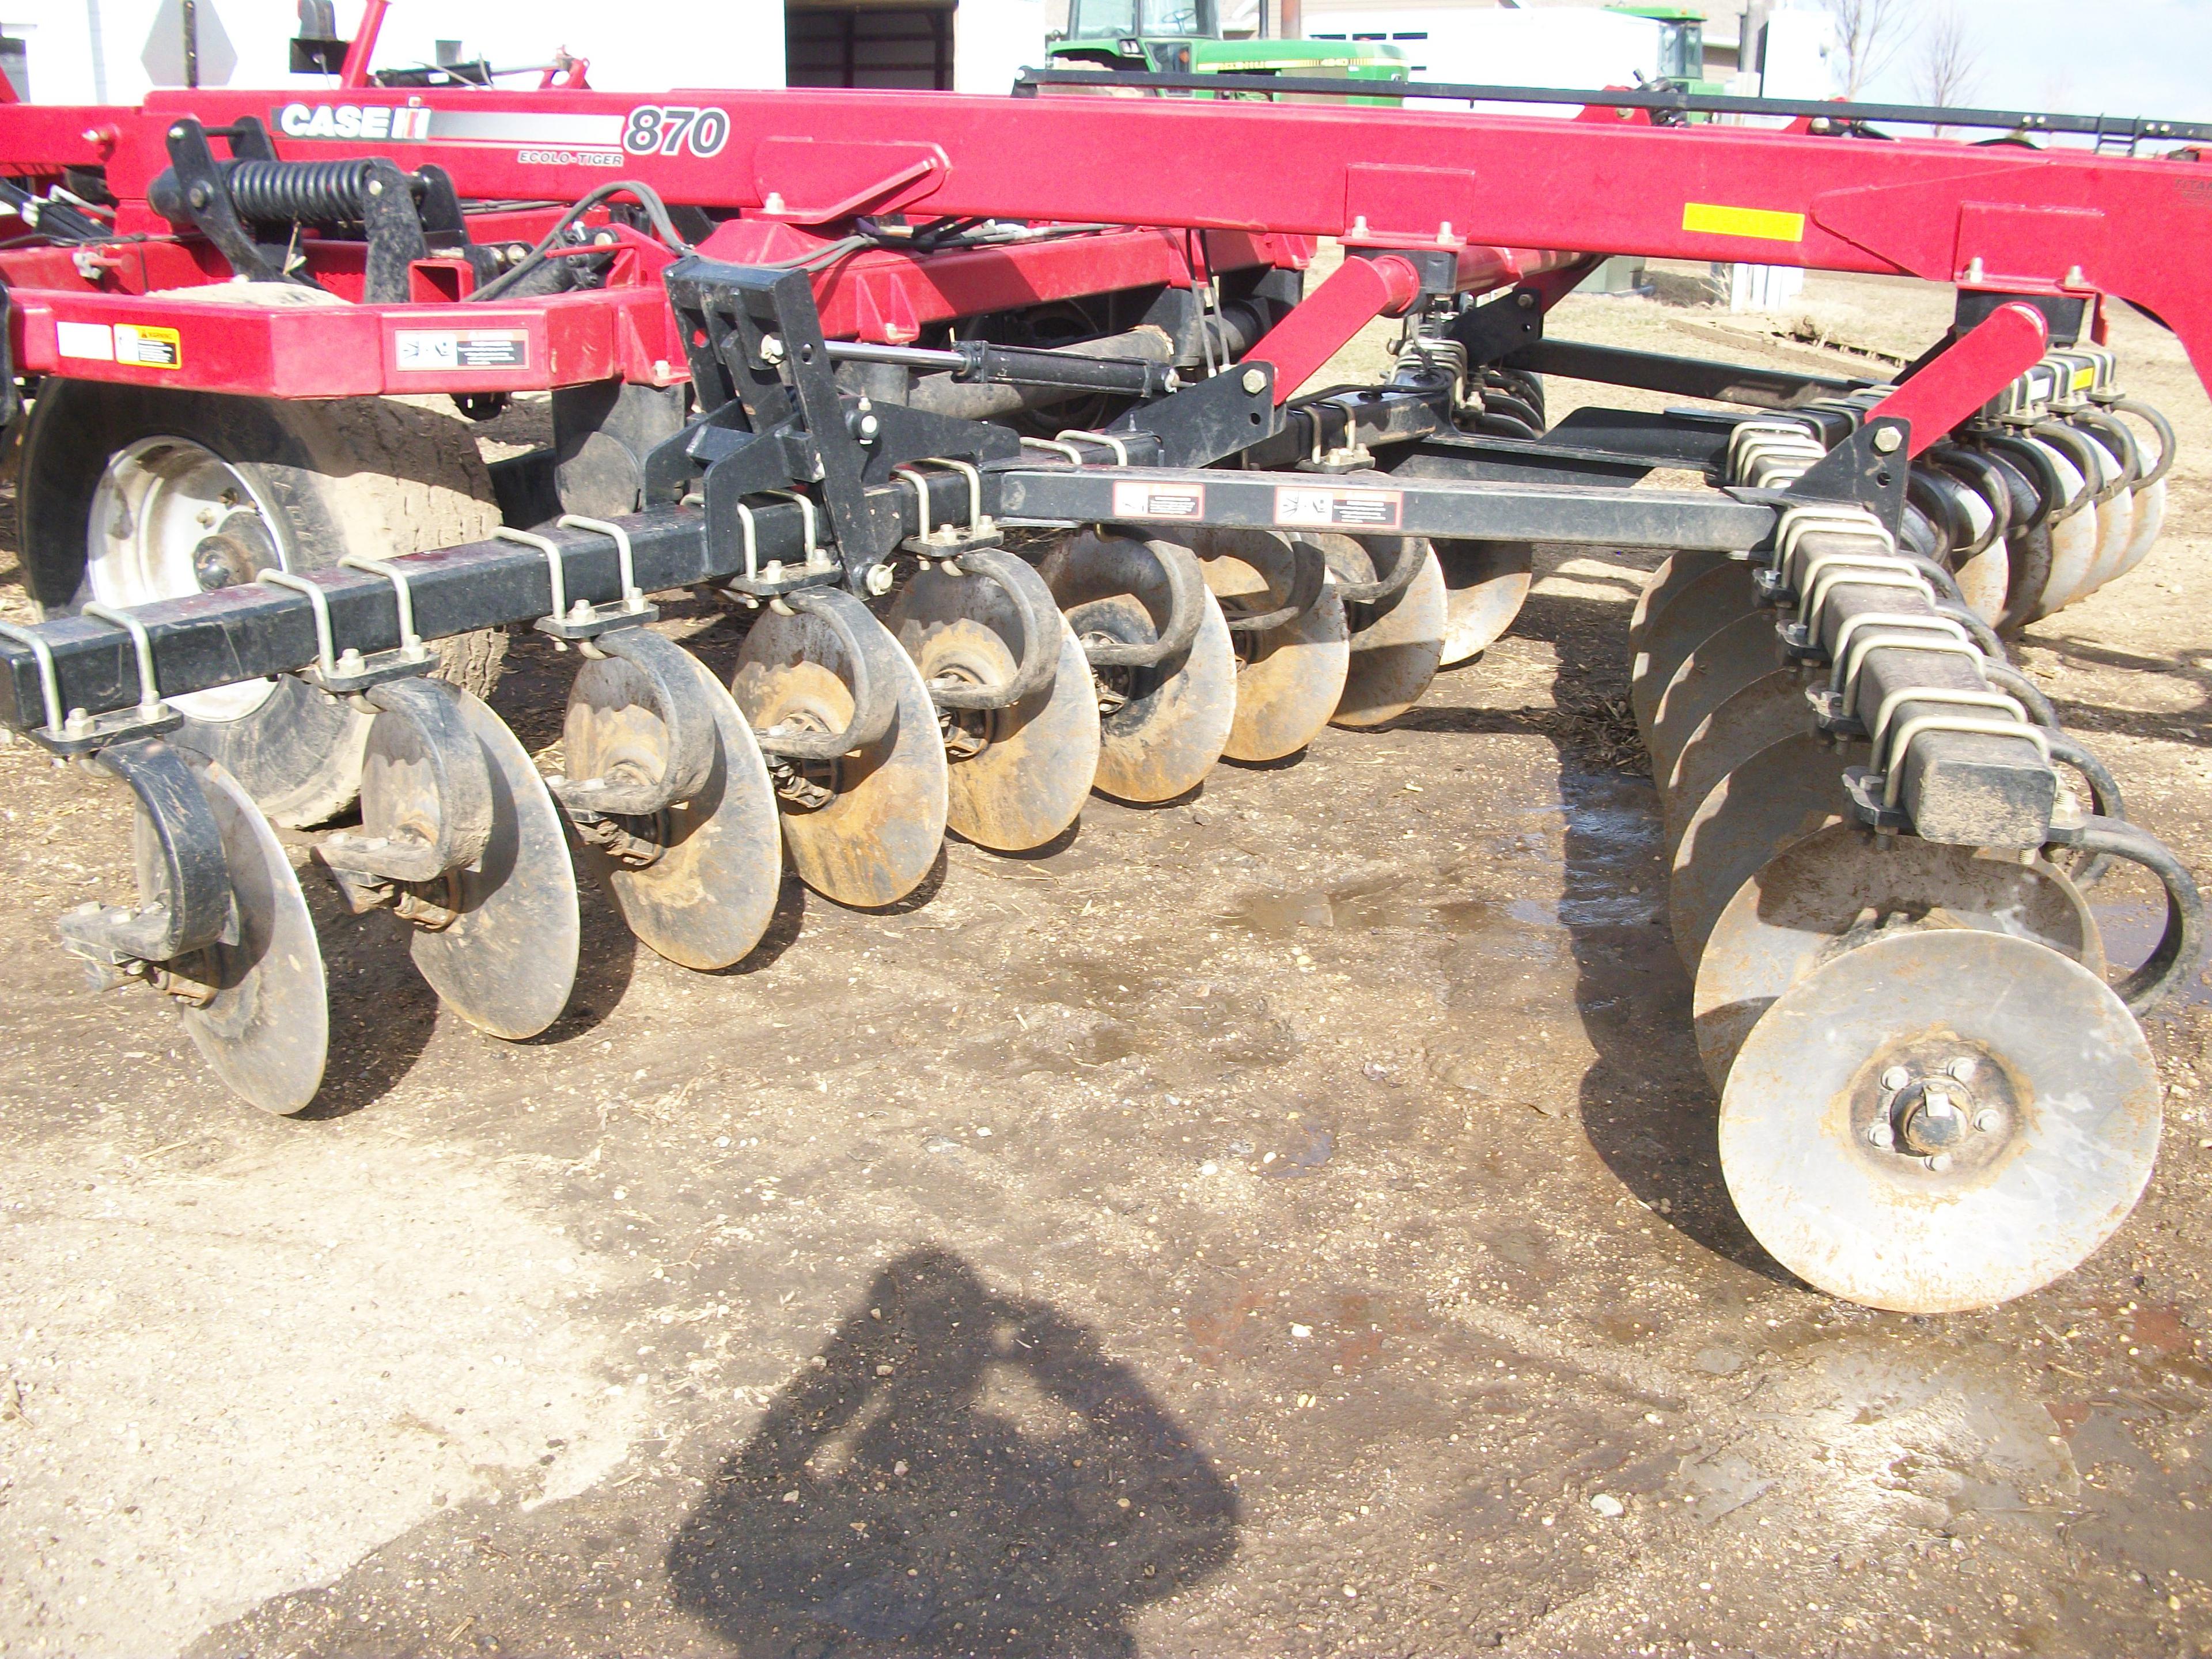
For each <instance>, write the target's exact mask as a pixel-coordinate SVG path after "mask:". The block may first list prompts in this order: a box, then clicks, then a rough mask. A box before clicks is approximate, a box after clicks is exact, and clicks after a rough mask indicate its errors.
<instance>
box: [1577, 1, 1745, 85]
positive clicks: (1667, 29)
mask: <svg viewBox="0 0 2212 1659" xmlns="http://www.w3.org/2000/svg"><path fill="white" fill-rule="evenodd" d="M1606 9H1607V11H1611V12H1620V13H1621V14H1623V15H1626V16H1629V17H1648V18H1650V20H1651V21H1653V22H1655V23H1656V24H1658V25H1659V78H1660V79H1661V80H1662V81H1666V82H1671V83H1672V84H1674V86H1677V87H1679V88H1681V89H1682V90H1683V91H1685V92H1703V93H1722V92H1726V91H1727V90H1728V83H1727V82H1724V81H1708V80H1707V79H1706V78H1705V14H1704V13H1703V12H1701V11H1699V10H1698V9H1696V8H1695V7H1693V6H1668V5H1641V4H1638V3H1634V0H1628V3H1624V4H1620V5H1611V6H1607V8H1606Z"/></svg>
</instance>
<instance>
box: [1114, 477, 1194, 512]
mask: <svg viewBox="0 0 2212 1659" xmlns="http://www.w3.org/2000/svg"><path fill="white" fill-rule="evenodd" d="M1205 511H1206V486H1205V485H1204V484H1157V483H1116V484H1115V486H1114V516H1115V518H1117V519H1195V518H1198V517H1199V516H1200V515H1201V514H1202V513H1205Z"/></svg>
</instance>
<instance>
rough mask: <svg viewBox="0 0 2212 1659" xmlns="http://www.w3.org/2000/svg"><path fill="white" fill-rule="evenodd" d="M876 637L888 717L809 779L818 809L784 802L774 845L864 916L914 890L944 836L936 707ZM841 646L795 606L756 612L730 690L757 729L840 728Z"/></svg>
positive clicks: (876, 668)
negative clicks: (867, 740) (891, 711)
mask: <svg viewBox="0 0 2212 1659" xmlns="http://www.w3.org/2000/svg"><path fill="white" fill-rule="evenodd" d="M866 626H867V627H869V628H872V629H876V630H877V631H878V633H879V634H882V639H881V641H880V643H881V645H882V646H883V647H884V648H883V649H881V650H873V651H871V652H870V653H869V657H868V665H869V671H870V672H871V673H878V674H882V675H884V676H885V677H886V678H888V679H889V681H890V689H891V691H892V694H893V695H894V696H896V700H897V713H896V714H895V715H894V716H893V718H892V720H891V723H890V726H888V727H887V728H885V730H884V734H883V736H882V737H880V738H878V739H877V740H876V741H875V742H874V743H872V744H869V745H868V746H867V747H866V748H865V749H858V750H854V751H853V752H852V753H850V754H848V755H845V756H843V757H840V758H839V759H838V760H837V761H836V762H835V763H833V764H831V765H830V766H829V767H828V768H826V769H823V771H822V773H821V775H819V776H817V777H816V778H815V779H814V781H816V782H817V783H820V784H822V785H823V787H826V788H827V789H828V791H829V793H828V796H827V798H826V799H824V800H823V804H822V805H818V806H809V805H805V803H803V802H799V801H794V800H793V799H790V798H789V797H786V798H785V799H784V802H783V844H784V848H785V850H786V852H787V853H788V854H790V857H791V867H792V868H793V870H794V871H796V872H798V875H799V879H800V880H801V881H803V882H805V884H807V885H808V886H809V887H811V888H812V889H813V890H815V891H816V892H817V893H819V894H821V895H822V896H823V897H824V898H829V899H835V900H836V902H838V903H840V904H849V905H853V906H855V907H857V908H862V909H872V908H876V907H878V906H881V905H885V904H896V903H897V902H898V901H899V900H901V899H902V898H904V897H905V896H907V895H908V893H911V892H912V891H914V890H915V888H917V887H919V886H920V885H921V882H922V878H924V877H925V876H927V875H928V873H929V872H930V871H931V869H932V868H933V866H935V865H936V863H937V854H938V849H939V847H941V846H942V845H943V844H944V841H945V811H946V805H947V801H946V787H945V739H944V738H943V737H942V736H941V735H939V731H938V726H937V708H936V706H935V705H934V704H933V703H932V702H930V700H929V688H928V687H927V685H925V684H922V679H921V672H920V671H918V670H917V669H916V668H915V665H914V662H913V659H911V658H909V657H908V655H907V654H906V653H905V652H903V651H902V650H900V649H899V648H898V644H897V641H895V640H893V639H892V638H891V637H890V635H889V634H888V633H884V632H883V624H882V623H879V622H878V621H876V619H875V618H874V617H872V616H871V617H866ZM850 672H851V671H850V669H849V668H848V666H847V664H846V659H845V650H844V647H843V646H842V644H840V643H839V641H838V639H837V636H836V634H835V633H833V632H832V631H831V630H830V629H829V624H828V623H824V622H823V621H821V620H820V619H819V618H818V617H813V616H811V615H809V614H808V613H806V612H804V611H796V612H793V614H792V615H790V616H782V615H780V614H779V613H777V612H776V611H772V610H771V611H763V612H762V613H761V614H760V617H759V618H758V620H757V621H756V622H755V623H753V626H752V631H751V632H750V634H748V635H746V636H745V642H744V648H743V649H741V650H740V651H739V652H738V670H737V676H736V678H735V679H734V680H733V681H732V684H731V690H732V691H733V692H734V693H735V694H736V696H737V700H738V708H742V709H743V710H744V714H745V718H746V719H747V720H750V721H751V722H752V726H753V729H754V730H755V731H756V732H765V731H767V730H768V729H769V727H770V726H778V725H781V724H784V723H786V722H791V723H793V724H797V725H799V726H803V727H807V728H811V729H813V730H817V731H822V732H842V731H843V730H844V729H845V727H846V726H847V725H848V723H849V722H850V720H851V719H852V714H853V693H852V690H851V687H850V684H849V675H850Z"/></svg>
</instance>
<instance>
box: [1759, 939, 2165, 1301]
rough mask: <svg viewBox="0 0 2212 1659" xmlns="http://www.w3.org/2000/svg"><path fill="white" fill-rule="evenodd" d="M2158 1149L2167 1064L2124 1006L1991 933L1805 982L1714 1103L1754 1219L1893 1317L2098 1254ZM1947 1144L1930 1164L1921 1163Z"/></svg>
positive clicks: (2057, 962) (1773, 1245)
mask: <svg viewBox="0 0 2212 1659" xmlns="http://www.w3.org/2000/svg"><path fill="white" fill-rule="evenodd" d="M1954 1070H1955V1071H1956V1072H1958V1073H1963V1074H1964V1076H1963V1079H1960V1078H1959V1077H1957V1076H1954V1075H1953V1073H1954ZM1885 1079H1887V1081H1885ZM1891 1085H1901V1087H1893V1086H1891ZM1927 1085H1932V1087H1933V1089H1934V1091H1936V1093H1938V1094H1940V1096H1941V1099H1942V1104H1943V1106H1944V1108H1945V1109H1944V1110H1943V1111H1942V1112H1941V1113H1940V1114H1933V1115H1931V1113H1930V1112H1929V1106H1930V1104H1931V1100H1930V1092H1929V1086H1927ZM1935 1123H1941V1124H1942V1126H1943V1133H1942V1135H1940V1136H1937V1135H1934V1134H1930V1133H1928V1131H1929V1127H1930V1126H1931V1124H1935ZM2158 1136H2159V1084H2158V1074H2157V1071H2156V1068H2155V1066H2154V1064H2153V1062H2152V1059H2151V1054H2150V1049H2149V1046H2148V1044H2147V1043H2145V1042H2144V1041H2143V1036H2142V1031H2141V1030H2139V1029H2137V1027H2136V1022H2135V1019H2134V1018H2133V1017H2132V1016H2131V1015H2130V1014H2129V1012H2128V1011H2127V1008H2126V1007H2125V1006H2124V1005H2123V1004H2122V1002H2121V1001H2120V1000H2119V998H2118V997H2117V996H2116V995H2114V994H2112V990H2111V989H2110V988H2109V987H2106V985H2105V983H2104V982H2103V981H2101V980H2100V979H2099V978H2098V977H2097V975H2094V974H2093V973H2091V972H2090V971H2089V970H2088V969H2086V968H2084V967H2082V966H2081V963H2077V962H2074V961H2071V960H2069V958H2067V957H2063V956H2061V955H2059V953H2058V952H2057V951H2051V950H2048V949H2046V948H2045V947H2044V946H2043V945H2038V944H2035V943H2034V942H2033V941H2032V940H2028V939H2015V938H2014V937H2012V936H2011V935H2009V934H2006V933H1989V932H1984V931H1980V930H1978V929H1943V930H1938V931H1935V932H1923V933H1903V934H1899V935H1896V936H1894V937H1891V938H1887V939H1877V940H1875V942H1874V943H1872V944H1870V945H1865V946H1864V947H1863V948H1861V949H1859V950H1856V951H1847V952H1845V953H1844V955H1842V956H1840V957H1836V958H1835V959H1834V960H1833V961H1832V962H1830V963H1827V964H1826V965H1825V966H1824V967H1822V968H1820V969H1818V970H1817V971H1815V972H1814V973H1813V974H1812V975H1808V977H1807V978H1805V979H1803V980H1801V981H1798V982H1797V983H1796V985H1794V986H1792V987H1790V989H1789V990H1787V991H1785V992H1784V994H1782V996H1781V997H1780V998H1779V999H1778V1000H1777V1001H1776V1002H1775V1004H1774V1006H1772V1007H1771V1008H1769V1009H1768V1010H1767V1011H1766V1013H1765V1016H1764V1017H1763V1018H1761V1019H1760V1020H1759V1024H1757V1025H1756V1026H1755V1027H1753V1030H1752V1033H1751V1036H1750V1037H1749V1038H1748V1039H1747V1041H1746V1042H1745V1043H1744V1045H1743V1048H1742V1050H1741V1052H1740V1053H1739V1054H1737V1056H1736V1061H1735V1069H1734V1070H1733V1071H1731V1072H1730V1073H1729V1081H1728V1088H1727V1090H1726V1091H1725V1092H1724V1093H1723V1096H1722V1097H1721V1115H1720V1153H1721V1170H1722V1173H1723V1176H1725V1177H1726V1179H1727V1181H1728V1187H1729V1195H1730V1196H1731V1197H1733V1198H1734V1199H1735V1206H1736V1209H1737V1211H1738V1212H1739V1213H1740V1214H1741V1216H1742V1217H1743V1220H1744V1224H1745V1225H1747V1226H1748V1227H1749V1228H1750V1229H1751V1231H1752V1232H1753V1234H1754V1235H1756V1236H1757V1237H1758V1239H1759V1243H1761V1244H1763V1245H1765V1247H1766V1248H1767V1249H1768V1250H1769V1251H1771V1253H1772V1254H1773V1255H1774V1257H1775V1259H1776V1260H1777V1261H1780V1262H1781V1263H1782V1264H1783V1266H1784V1267H1788V1268H1789V1269H1790V1271H1791V1272H1792V1273H1796V1274H1797V1275H1798V1276H1799V1277H1800V1278H1801V1279H1804V1280H1806V1281H1807V1282H1808V1284H1811V1285H1816V1286H1818V1287H1819V1288H1820V1289H1821V1290H1823V1291H1827V1292H1829V1293H1830V1294H1831V1295H1834V1296H1839V1297H1847V1298H1848V1299H1850V1301H1853V1302H1857V1303H1860V1304H1864V1305H1865V1306H1868V1307H1872V1308H1887V1309H1892V1310H1895V1311H1897V1312H1899V1313H1915V1314H1936V1313H1952V1312H1955V1311H1957V1310H1961V1309H1966V1308H1985V1307H1991V1306H1994V1305H1995V1304H1997V1303H2000V1302H2004V1301H2007V1300H2009V1299H2010V1298H2011V1297H2016V1296H2021V1295H2023V1294H2025V1293H2026V1292H2027V1291H2033V1290H2035V1289H2037V1288H2038V1287H2039V1286H2041V1285H2047V1284H2049V1283H2050V1282H2051V1280H2052V1279H2056V1278H2057V1277H2058V1276H2059V1275H2060V1274H2061V1273H2066V1272H2068V1271H2069V1270H2070V1269H2071V1268H2073V1267H2076V1266H2078V1265H2079V1264H2080V1263H2081V1262H2082V1261H2086V1260H2087V1258H2088V1256H2089V1255H2091V1253H2092V1252H2093V1251H2094V1250H2095V1249H2097V1248H2098V1246H2100V1244H2102V1243H2104V1242H2105V1241H2106V1239H2107V1238H2109V1237H2111V1236H2112V1233H2113V1232H2114V1231H2116V1230H2118V1227H2119V1225H2120V1224H2121V1222H2123V1221H2124V1220H2125V1219H2126V1218H2127V1215H2128V1212H2129V1211H2130V1210H2131V1209H2132V1208H2133V1207H2134V1206H2135V1203H2136V1200H2137V1199H2138V1198H2139V1197H2140V1196H2141V1195H2142V1189H2143V1186H2144V1183H2145V1182H2148V1180H2149V1178H2150V1171H2151V1164H2152V1162H2153V1160H2154V1158H2155V1157H2156V1156H2157V1152H2158ZM1883 1140H1886V1141H1887V1143H1888V1144H1887V1145H1883V1144H1878V1142H1881V1141H1883ZM1937 1144H1942V1145H1946V1146H1948V1147H1949V1148H1950V1150H1948V1151H1947V1152H1943V1153H1942V1154H1940V1156H1941V1157H1942V1158H1946V1159H1948V1162H1946V1163H1944V1164H1941V1165H1940V1166H1939V1167H1931V1166H1930V1164H1929V1161H1928V1158H1929V1156H1930V1154H1928V1153H1924V1152H1922V1151H1921V1150H1920V1149H1921V1148H1923V1147H1926V1146H1933V1145H1937Z"/></svg>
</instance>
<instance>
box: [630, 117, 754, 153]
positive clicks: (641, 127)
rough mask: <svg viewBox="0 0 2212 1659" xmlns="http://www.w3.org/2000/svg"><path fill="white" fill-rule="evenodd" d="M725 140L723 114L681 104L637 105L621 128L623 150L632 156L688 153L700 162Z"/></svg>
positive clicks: (717, 150) (727, 125)
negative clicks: (688, 151)
mask: <svg viewBox="0 0 2212 1659" xmlns="http://www.w3.org/2000/svg"><path fill="white" fill-rule="evenodd" d="M729 140H730V114H729V112H728V111H727V110H720V109H697V108H694V107H691V106H688V105H684V104H640V105H639V106H637V107H636V108H635V109H634V110H632V111H631V112H629V122H628V123H627V124H626V125H624V126H623V149H626V150H628V151H629V153H630V154H631V155H682V154H684V151H685V150H687V149H688V150H690V152H691V154H692V155H696V156H697V157H698V158H699V159H700V160H701V161H705V160H706V159H707V158H708V156H709V155H716V154H718V153H720V150H721V148H722V146H723V145H724V144H726V143H728V142H729Z"/></svg>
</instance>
